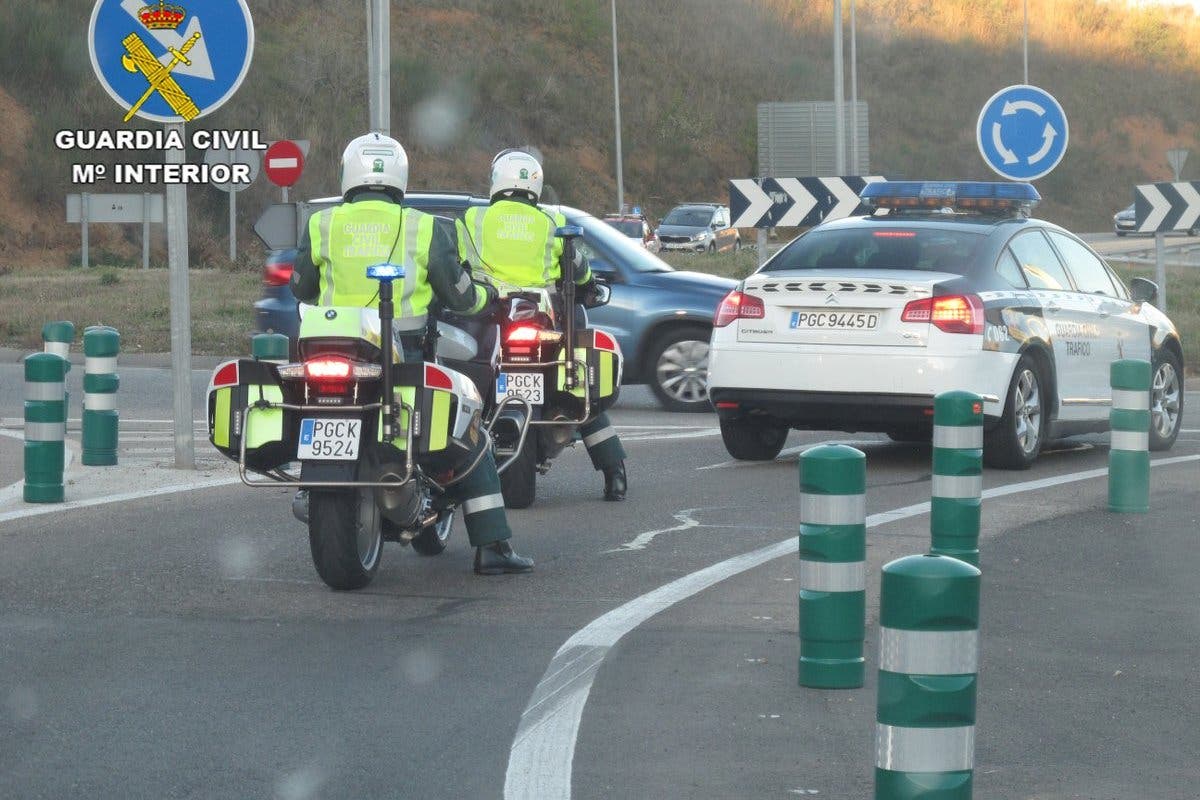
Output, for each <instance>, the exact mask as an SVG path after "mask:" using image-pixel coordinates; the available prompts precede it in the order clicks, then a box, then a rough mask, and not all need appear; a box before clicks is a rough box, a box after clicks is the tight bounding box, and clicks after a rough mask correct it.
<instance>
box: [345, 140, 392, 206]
mask: <svg viewBox="0 0 1200 800" xmlns="http://www.w3.org/2000/svg"><path fill="white" fill-rule="evenodd" d="M360 187H364V188H370V189H395V190H396V191H398V192H399V193H400V194H404V193H405V192H406V191H407V190H408V155H407V154H406V153H405V152H404V148H403V147H401V146H400V143H399V142H397V141H396V140H395V139H393V138H391V137H390V136H384V135H383V134H382V133H368V134H367V135H366V136H360V137H358V138H357V139H355V140H354V141H352V142H350V144H348V145H346V151H345V152H344V153H342V195H343V196H345V195H346V193H347V192H349V191H350V190H351V189H357V188H360Z"/></svg>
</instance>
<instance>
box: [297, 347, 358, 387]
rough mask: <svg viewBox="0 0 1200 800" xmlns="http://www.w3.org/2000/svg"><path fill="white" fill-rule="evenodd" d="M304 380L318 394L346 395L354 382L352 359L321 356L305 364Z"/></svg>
mask: <svg viewBox="0 0 1200 800" xmlns="http://www.w3.org/2000/svg"><path fill="white" fill-rule="evenodd" d="M304 380H305V381H306V382H307V383H308V385H309V386H310V387H312V388H313V390H315V391H316V392H317V393H318V394H344V393H345V392H346V390H347V389H348V388H349V387H350V383H351V382H352V381H353V380H354V369H353V366H352V365H351V363H350V359H348V358H342V357H340V356H319V357H317V358H311V359H309V360H308V361H305V362H304Z"/></svg>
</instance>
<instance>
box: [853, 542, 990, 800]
mask: <svg viewBox="0 0 1200 800" xmlns="http://www.w3.org/2000/svg"><path fill="white" fill-rule="evenodd" d="M979 576H980V572H979V570H978V569H977V568H975V567H973V566H971V565H970V564H968V563H966V562H965V561H960V560H958V559H956V558H950V557H948V556H939V555H932V554H931V555H926V556H908V557H907V558H900V559H897V560H895V561H892V562H891V563H889V564H886V565H884V567H883V577H882V581H881V589H880V595H879V693H878V703H877V706H876V715H875V720H876V725H875V798H876V800H916V798H937V799H938V800H969V798H970V797H971V785H972V781H973V778H974V769H975V690H976V680H977V677H978V676H977V673H978V671H979Z"/></svg>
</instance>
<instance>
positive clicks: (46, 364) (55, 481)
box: [24, 353, 67, 503]
mask: <svg viewBox="0 0 1200 800" xmlns="http://www.w3.org/2000/svg"><path fill="white" fill-rule="evenodd" d="M66 375H67V360H66V359H65V358H63V357H61V356H59V355H57V354H55V353H34V354H33V355H31V356H29V357H28V358H26V359H25V490H24V493H25V502H26V503H61V502H62V501H63V468H64V466H65V463H66V458H65V451H64V445H63V437H64V436H65V435H66V431H67V402H66V394H65V392H64V391H63V381H64V379H65V378H66Z"/></svg>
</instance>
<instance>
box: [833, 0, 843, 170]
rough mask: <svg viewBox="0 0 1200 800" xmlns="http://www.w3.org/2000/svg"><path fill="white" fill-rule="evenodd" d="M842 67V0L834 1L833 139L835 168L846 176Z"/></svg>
mask: <svg viewBox="0 0 1200 800" xmlns="http://www.w3.org/2000/svg"><path fill="white" fill-rule="evenodd" d="M844 72H845V70H844V68H843V66H842V0H833V138H834V139H835V140H836V143H835V144H834V151H833V152H834V159H835V167H834V169H836V170H837V174H838V175H845V174H846V78H845V75H844Z"/></svg>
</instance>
